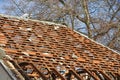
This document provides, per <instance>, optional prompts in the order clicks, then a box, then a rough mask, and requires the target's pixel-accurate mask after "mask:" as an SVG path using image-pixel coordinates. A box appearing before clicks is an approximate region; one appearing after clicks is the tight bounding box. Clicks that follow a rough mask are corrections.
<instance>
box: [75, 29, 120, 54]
mask: <svg viewBox="0 0 120 80" xmlns="http://www.w3.org/2000/svg"><path fill="white" fill-rule="evenodd" d="M74 31H75V32H76V33H78V34H80V35H82V36H84V37H85V38H87V39H89V40H91V41H92V42H94V43H96V44H98V45H101V46H103V47H105V48H107V49H109V50H110V51H112V52H114V53H116V54H118V55H120V53H118V52H117V51H115V50H113V49H111V48H109V47H107V46H105V45H103V44H101V43H99V42H97V41H95V40H93V39H91V38H89V37H88V36H86V35H84V34H82V33H80V32H78V31H76V30H74Z"/></svg>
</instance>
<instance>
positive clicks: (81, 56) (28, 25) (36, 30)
mask: <svg viewBox="0 0 120 80" xmlns="http://www.w3.org/2000/svg"><path fill="white" fill-rule="evenodd" d="M1 44H2V45H1ZM3 44H4V45H3ZM0 45H1V47H2V48H4V50H5V51H6V53H7V55H9V56H10V57H12V58H13V61H10V62H11V63H12V64H13V65H14V66H15V68H16V69H18V71H19V72H20V73H21V74H22V73H23V74H22V76H23V77H24V78H25V79H26V80H30V79H32V78H35V79H37V80H38V79H40V78H42V79H44V80H47V79H48V78H52V79H53V80H57V79H58V80H59V79H60V80H70V79H71V80H72V78H73V79H74V80H75V79H77V80H83V79H85V80H88V78H90V79H94V80H102V79H105V80H115V79H118V80H119V79H120V55H119V53H117V52H115V51H113V50H111V49H109V48H107V47H105V46H103V45H101V44H99V43H97V42H95V41H93V40H91V39H89V38H87V37H86V36H84V35H83V34H81V33H78V32H76V31H73V30H71V29H70V28H68V27H66V26H63V25H60V24H55V23H50V22H44V21H37V20H30V19H26V20H24V19H21V18H15V17H9V16H0ZM88 76H89V77H88ZM113 78H114V79H113Z"/></svg>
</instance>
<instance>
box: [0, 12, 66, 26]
mask: <svg viewBox="0 0 120 80" xmlns="http://www.w3.org/2000/svg"><path fill="white" fill-rule="evenodd" d="M0 17H7V18H15V19H18V20H25V21H28V20H29V21H34V22H40V23H43V24H48V25H56V26H63V27H67V26H66V25H62V24H60V23H55V22H51V21H42V20H37V19H29V18H23V17H18V16H12V15H5V14H0Z"/></svg>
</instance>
